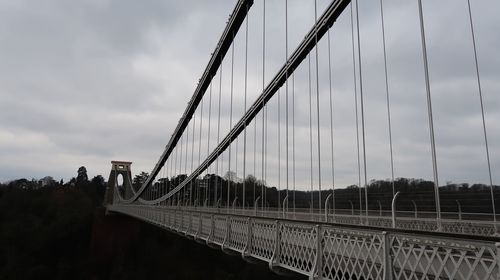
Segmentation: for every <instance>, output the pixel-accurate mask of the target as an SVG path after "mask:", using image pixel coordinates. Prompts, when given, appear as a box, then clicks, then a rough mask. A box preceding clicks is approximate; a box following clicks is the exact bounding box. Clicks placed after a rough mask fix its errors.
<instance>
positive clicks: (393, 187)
mask: <svg viewBox="0 0 500 280" xmlns="http://www.w3.org/2000/svg"><path fill="white" fill-rule="evenodd" d="M380 18H381V23H382V46H383V49H384V73H385V93H386V100H387V123H388V125H389V150H390V155H391V185H392V197H394V195H395V194H396V190H395V186H394V157H393V150H392V125H391V103H390V98H389V78H388V75H387V48H386V43H385V23H384V5H383V0H380Z"/></svg>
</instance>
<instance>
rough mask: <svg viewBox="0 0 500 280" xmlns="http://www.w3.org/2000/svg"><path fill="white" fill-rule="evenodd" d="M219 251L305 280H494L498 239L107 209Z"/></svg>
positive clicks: (499, 275) (499, 267)
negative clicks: (308, 278)
mask: <svg viewBox="0 0 500 280" xmlns="http://www.w3.org/2000/svg"><path fill="white" fill-rule="evenodd" d="M109 210H110V211H114V212H120V213H124V214H127V215H130V216H133V217H136V218H138V219H140V220H143V221H146V222H149V223H152V224H154V225H157V226H160V227H163V228H165V229H168V230H171V231H174V232H177V233H179V234H181V235H183V236H186V237H191V238H195V239H196V240H199V241H202V242H205V243H206V244H208V245H209V246H212V247H220V248H222V250H224V251H226V252H237V253H240V254H241V255H242V256H243V257H244V258H250V259H258V260H261V261H265V262H267V263H269V266H270V268H271V269H273V270H282V269H286V270H291V271H294V272H297V273H300V274H304V275H308V276H310V277H311V279H350V278H355V279H360V278H363V279H416V278H422V277H423V278H425V279H438V278H439V279H500V239H499V238H492V237H477V236H476V237H473V236H469V237H465V236H461V235H456V234H445V233H429V232H427V233H424V232H417V231H405V230H395V229H381V228H375V227H369V226H353V225H350V226H347V225H332V224H326V223H319V222H308V221H296V220H289V219H283V218H265V217H246V216H243V215H236V214H226V213H209V212H204V211H196V210H188V209H183V208H171V207H153V206H139V205H110V206H109Z"/></svg>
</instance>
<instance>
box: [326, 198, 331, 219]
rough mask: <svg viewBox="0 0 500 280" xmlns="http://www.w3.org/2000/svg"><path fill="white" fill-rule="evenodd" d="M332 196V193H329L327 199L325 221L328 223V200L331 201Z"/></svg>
mask: <svg viewBox="0 0 500 280" xmlns="http://www.w3.org/2000/svg"><path fill="white" fill-rule="evenodd" d="M331 197H332V194H329V195H328V196H327V197H326V199H325V222H327V223H328V202H329V201H330V198H331Z"/></svg>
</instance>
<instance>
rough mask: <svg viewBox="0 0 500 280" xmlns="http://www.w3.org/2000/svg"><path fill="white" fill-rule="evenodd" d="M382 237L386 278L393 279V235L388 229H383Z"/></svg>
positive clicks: (387, 279)
mask: <svg viewBox="0 0 500 280" xmlns="http://www.w3.org/2000/svg"><path fill="white" fill-rule="evenodd" d="M382 238H383V240H384V279H385V280H392V279H393V271H392V254H391V247H392V246H391V237H390V235H389V234H388V233H387V232H386V231H383V232H382Z"/></svg>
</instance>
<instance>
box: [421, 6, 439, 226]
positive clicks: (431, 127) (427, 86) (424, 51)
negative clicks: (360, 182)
mask: <svg viewBox="0 0 500 280" xmlns="http://www.w3.org/2000/svg"><path fill="white" fill-rule="evenodd" d="M418 15H419V19H420V36H421V40H422V58H423V62H424V72H425V89H426V93H427V115H428V118H429V136H430V140H431V151H432V171H433V175H434V195H435V200H436V221H437V227H438V231H440V230H441V205H440V201H439V181H438V169H437V159H436V142H435V138H434V120H433V117H432V100H431V85H430V81H429V64H428V59H427V46H426V42H425V29H424V16H423V11H422V0H418Z"/></svg>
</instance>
